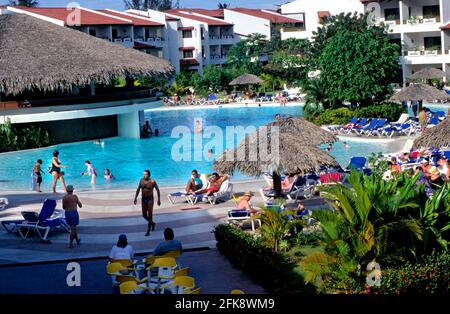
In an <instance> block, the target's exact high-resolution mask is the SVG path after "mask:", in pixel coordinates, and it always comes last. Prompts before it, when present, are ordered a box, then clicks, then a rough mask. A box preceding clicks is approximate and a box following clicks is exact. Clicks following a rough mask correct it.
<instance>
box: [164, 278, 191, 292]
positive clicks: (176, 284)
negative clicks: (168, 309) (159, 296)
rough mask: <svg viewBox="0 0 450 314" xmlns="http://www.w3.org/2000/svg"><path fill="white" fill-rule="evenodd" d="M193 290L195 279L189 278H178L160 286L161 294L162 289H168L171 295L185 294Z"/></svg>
mask: <svg viewBox="0 0 450 314" xmlns="http://www.w3.org/2000/svg"><path fill="white" fill-rule="evenodd" d="M194 288H195V279H194V278H192V277H189V276H178V277H175V279H174V280H172V281H170V282H169V283H167V284H164V285H161V289H162V290H161V293H164V289H170V290H171V292H172V294H185V293H188V292H190V291H192V290H193V289H194Z"/></svg>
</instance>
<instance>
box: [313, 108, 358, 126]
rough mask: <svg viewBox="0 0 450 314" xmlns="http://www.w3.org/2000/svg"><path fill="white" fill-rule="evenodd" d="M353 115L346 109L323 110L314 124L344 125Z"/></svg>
mask: <svg viewBox="0 0 450 314" xmlns="http://www.w3.org/2000/svg"><path fill="white" fill-rule="evenodd" d="M354 115H355V113H354V112H353V111H352V110H350V109H349V108H347V107H342V108H338V109H327V110H325V111H324V112H323V113H322V114H320V116H319V117H318V119H317V120H316V122H317V123H318V124H320V125H324V124H346V123H348V121H349V120H351V119H352V118H353V117H354Z"/></svg>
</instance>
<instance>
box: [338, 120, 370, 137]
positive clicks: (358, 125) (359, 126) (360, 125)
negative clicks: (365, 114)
mask: <svg viewBox="0 0 450 314" xmlns="http://www.w3.org/2000/svg"><path fill="white" fill-rule="evenodd" d="M368 122H369V119H368V118H362V119H361V120H360V121H358V122H357V123H355V125H354V126H353V127H351V128H348V129H345V128H343V129H341V133H344V134H350V133H351V132H353V131H355V132H356V133H357V131H359V130H361V129H362V128H363V127H365V126H366V125H367V123H368Z"/></svg>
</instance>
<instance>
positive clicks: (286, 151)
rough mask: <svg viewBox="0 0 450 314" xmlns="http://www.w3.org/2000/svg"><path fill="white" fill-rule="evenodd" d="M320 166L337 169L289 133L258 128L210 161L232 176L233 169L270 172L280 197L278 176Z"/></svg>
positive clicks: (323, 154) (331, 160)
mask: <svg viewBox="0 0 450 314" xmlns="http://www.w3.org/2000/svg"><path fill="white" fill-rule="evenodd" d="M321 166H333V167H339V164H338V163H337V162H336V160H335V159H334V158H333V157H332V156H330V155H329V154H327V153H326V152H324V151H322V150H321V149H319V148H317V147H315V146H312V145H308V144H305V143H304V142H303V141H300V140H299V139H298V137H297V136H296V135H295V134H293V133H281V132H279V131H277V129H273V128H267V127H261V128H259V129H258V130H257V131H255V132H253V133H252V134H250V135H248V136H247V137H246V138H245V139H244V140H243V141H242V142H241V143H240V144H239V145H238V147H237V148H235V149H232V150H228V151H225V152H224V153H223V154H222V155H220V156H219V157H218V158H217V159H216V160H215V162H214V164H213V168H214V169H215V170H216V171H218V172H221V173H226V174H232V173H233V172H234V171H235V170H238V171H240V172H241V173H243V174H246V175H248V176H252V177H259V176H260V175H261V174H263V173H265V172H272V173H273V181H274V190H275V195H277V196H279V195H280V194H281V178H280V174H281V173H282V172H284V173H298V174H306V173H311V172H316V171H318V170H319V169H320V168H321Z"/></svg>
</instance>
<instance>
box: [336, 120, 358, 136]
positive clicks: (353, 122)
mask: <svg viewBox="0 0 450 314" xmlns="http://www.w3.org/2000/svg"><path fill="white" fill-rule="evenodd" d="M358 121H359V118H356V117H354V118H353V119H351V120H350V121H349V122H348V123H347V124H345V125H336V126H330V127H329V129H330V130H331V131H334V132H338V133H341V132H342V131H343V130H345V131H347V130H349V129H351V128H353V127H354V126H355V125H356V124H357V123H358Z"/></svg>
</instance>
